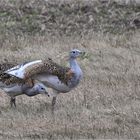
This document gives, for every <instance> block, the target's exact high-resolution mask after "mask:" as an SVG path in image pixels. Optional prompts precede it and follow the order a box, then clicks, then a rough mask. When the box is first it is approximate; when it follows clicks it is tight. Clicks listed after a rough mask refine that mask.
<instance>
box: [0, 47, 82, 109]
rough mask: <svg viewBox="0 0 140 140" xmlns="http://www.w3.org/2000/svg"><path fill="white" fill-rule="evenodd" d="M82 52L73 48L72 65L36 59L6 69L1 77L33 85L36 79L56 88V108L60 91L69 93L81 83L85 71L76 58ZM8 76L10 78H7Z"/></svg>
mask: <svg viewBox="0 0 140 140" xmlns="http://www.w3.org/2000/svg"><path fill="white" fill-rule="evenodd" d="M81 54H83V52H81V51H80V50H78V49H73V50H72V51H71V52H70V53H69V64H70V67H64V66H60V65H58V64H57V63H55V62H53V61H52V60H51V59H47V60H44V61H43V60H36V61H32V62H28V63H24V64H21V65H18V66H15V67H13V68H11V69H9V70H7V71H5V72H4V73H3V75H2V76H0V77H1V80H2V81H3V82H4V83H5V84H9V83H16V82H17V81H18V82H19V83H23V82H25V83H28V85H30V86H31V87H32V86H33V85H34V80H38V81H40V82H42V83H43V84H44V85H46V86H47V87H50V88H52V89H53V90H54V92H53V93H54V94H53V100H52V107H53V108H54V105H55V102H56V96H57V95H58V94H59V93H67V92H69V91H71V90H72V89H73V88H74V87H76V86H77V85H78V84H79V82H80V80H81V78H82V76H83V73H82V70H81V68H80V66H79V64H78V63H77V60H76V58H77V57H79V56H80V55H81ZM7 77H10V78H8V79H7Z"/></svg>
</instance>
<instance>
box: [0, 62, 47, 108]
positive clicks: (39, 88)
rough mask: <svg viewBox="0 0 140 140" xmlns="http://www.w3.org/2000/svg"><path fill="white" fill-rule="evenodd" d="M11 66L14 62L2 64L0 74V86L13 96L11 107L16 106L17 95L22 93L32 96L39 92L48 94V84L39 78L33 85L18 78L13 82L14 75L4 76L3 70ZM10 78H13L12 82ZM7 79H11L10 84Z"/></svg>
mask: <svg viewBox="0 0 140 140" xmlns="http://www.w3.org/2000/svg"><path fill="white" fill-rule="evenodd" d="M11 66H13V64H11V63H3V64H0V76H1V82H0V88H1V89H2V90H4V91H5V92H6V93H7V95H9V96H10V97H11V100H10V104H11V107H12V106H13V105H14V106H15V107H16V98H15V97H16V96H19V95H22V94H25V95H27V96H30V97H31V96H35V95H38V94H47V95H48V92H47V88H46V86H45V85H44V84H42V83H40V82H39V81H37V80H36V81H34V85H33V86H32V87H31V86H30V85H29V84H28V83H25V82H24V80H22V82H20V81H18V80H17V81H16V82H15V83H12V77H10V76H9V77H4V73H3V71H4V70H5V69H8V68H9V67H11ZM3 78H4V79H3ZM9 79H11V83H10V80H9ZM7 81H9V83H8V85H7V84H6V82H7Z"/></svg>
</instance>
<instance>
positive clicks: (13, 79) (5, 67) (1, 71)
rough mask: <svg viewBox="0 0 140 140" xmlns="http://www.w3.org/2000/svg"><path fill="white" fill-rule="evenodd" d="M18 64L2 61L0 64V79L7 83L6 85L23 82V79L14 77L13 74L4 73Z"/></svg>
mask: <svg viewBox="0 0 140 140" xmlns="http://www.w3.org/2000/svg"><path fill="white" fill-rule="evenodd" d="M16 65H17V64H16V63H1V64H0V81H2V82H3V83H5V84H6V85H9V84H14V83H21V82H23V80H21V79H19V78H17V77H12V76H11V75H8V74H6V73H4V71H6V70H8V69H10V68H12V67H14V66H16Z"/></svg>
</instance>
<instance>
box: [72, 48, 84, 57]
mask: <svg viewBox="0 0 140 140" xmlns="http://www.w3.org/2000/svg"><path fill="white" fill-rule="evenodd" d="M83 53H84V52H82V51H80V50H78V49H73V50H72V51H71V52H70V58H77V57H79V56H81V55H82V54H83Z"/></svg>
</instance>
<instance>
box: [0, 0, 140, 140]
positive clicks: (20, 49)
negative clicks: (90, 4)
mask: <svg viewBox="0 0 140 140" xmlns="http://www.w3.org/2000/svg"><path fill="white" fill-rule="evenodd" d="M64 1H65V0H64ZM14 2H15V3H16V4H15V6H17V7H18V6H19V3H18V2H16V1H14ZM23 2H25V3H24V4H23V5H26V2H28V1H26V0H23ZM61 2H62V1H61ZM78 2H80V1H78ZM1 3H2V4H5V3H6V4H5V5H6V6H5V7H7V5H8V6H9V0H7V1H1ZM75 3H76V2H75ZM60 5H61V4H60ZM97 9H98V8H97ZM13 11H14V10H13ZM13 11H12V12H13ZM124 19H125V18H124ZM102 25H103V23H101V26H102ZM12 27H14V26H12ZM52 27H54V26H52ZM116 28H117V29H118V26H117V27H116ZM3 29H4V30H3V31H4V33H3V34H0V46H1V48H0V58H1V59H0V62H2V61H4V59H5V58H6V59H8V60H9V61H12V62H14V61H16V62H18V63H21V62H23V61H29V60H35V59H45V58H46V57H51V58H52V59H53V60H54V61H56V62H58V63H60V64H62V65H67V61H66V60H65V57H66V56H67V55H68V51H69V50H71V49H72V48H78V49H80V50H84V51H85V52H86V54H85V56H84V57H83V59H79V60H78V61H79V63H80V65H81V68H82V70H83V72H84V78H83V80H82V82H81V83H80V85H79V86H78V87H77V88H76V89H74V90H73V91H71V92H69V93H67V94H60V95H59V96H58V99H57V103H56V107H55V113H54V115H52V114H51V98H49V97H46V96H43V95H38V96H35V97H32V98H29V97H27V96H19V97H17V108H16V109H14V108H13V109H11V108H10V106H9V97H8V96H7V95H6V94H4V93H3V91H1V94H0V139H10V140H11V139H49V140H53V139H60V140H63V139H136V140H138V139H140V133H139V132H140V105H139V104H140V55H139V53H140V32H139V31H137V32H136V31H135V32H132V31H131V32H129V34H128V33H127V32H124V33H121V35H118V34H117V35H116V34H113V35H112V34H111V35H110V33H106V34H103V33H101V32H100V31H99V32H97V33H95V32H94V31H93V30H92V32H90V31H91V30H88V29H87V32H88V35H87V36H85V35H82V36H81V34H80V36H78V35H73V36H72V35H71V36H70V37H68V36H66V35H65V34H64V36H63V37H62V36H58V34H57V36H51V37H50V36H49V35H46V36H44V35H41V34H34V36H29V35H27V34H26V33H25V34H24V33H23V34H20V36H15V35H13V34H14V31H13V30H10V31H7V29H6V28H3ZM10 29H13V28H10ZM84 30H85V29H84ZM11 31H13V33H12V32H11ZM16 31H17V32H18V28H17V30H15V32H16ZM55 31H57V29H55ZM81 31H83V30H81ZM52 32H53V30H52ZM11 34H12V35H11ZM71 34H72V32H71ZM50 92H52V91H51V90H50Z"/></svg>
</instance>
